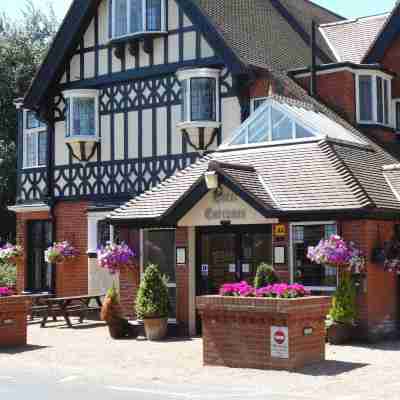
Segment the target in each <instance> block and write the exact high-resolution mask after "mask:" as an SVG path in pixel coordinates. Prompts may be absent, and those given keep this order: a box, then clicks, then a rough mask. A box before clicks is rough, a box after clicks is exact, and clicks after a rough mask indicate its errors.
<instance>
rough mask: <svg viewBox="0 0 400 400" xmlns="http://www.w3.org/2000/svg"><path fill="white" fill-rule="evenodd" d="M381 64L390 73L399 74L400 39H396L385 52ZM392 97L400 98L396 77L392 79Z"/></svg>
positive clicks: (399, 83)
mask: <svg viewBox="0 0 400 400" xmlns="http://www.w3.org/2000/svg"><path fill="white" fill-rule="evenodd" d="M381 64H382V65H383V66H384V67H385V68H386V69H388V70H390V71H393V72H396V73H397V74H399V73H400V38H398V39H396V40H395V41H394V42H393V43H392V45H391V46H390V47H389V48H388V49H387V50H386V53H385V55H384V56H383V60H382V63H381ZM392 96H393V97H400V78H399V77H398V76H397V77H394V78H393V84H392Z"/></svg>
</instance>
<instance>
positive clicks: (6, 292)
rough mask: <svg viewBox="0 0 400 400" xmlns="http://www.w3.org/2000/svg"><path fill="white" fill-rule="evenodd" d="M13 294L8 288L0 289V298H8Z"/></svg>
mask: <svg viewBox="0 0 400 400" xmlns="http://www.w3.org/2000/svg"><path fill="white" fill-rule="evenodd" d="M12 295H13V292H12V290H11V289H10V288H8V287H0V297H8V296H12Z"/></svg>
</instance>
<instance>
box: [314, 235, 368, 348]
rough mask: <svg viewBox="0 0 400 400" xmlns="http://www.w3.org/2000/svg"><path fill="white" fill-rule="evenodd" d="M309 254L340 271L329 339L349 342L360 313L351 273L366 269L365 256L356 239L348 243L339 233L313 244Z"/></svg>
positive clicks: (336, 342)
mask: <svg viewBox="0 0 400 400" xmlns="http://www.w3.org/2000/svg"><path fill="white" fill-rule="evenodd" d="M307 257H308V258H309V259H310V260H311V261H313V262H315V263H317V264H322V265H327V266H330V267H335V268H337V270H338V273H337V277H338V281H339V284H338V288H337V290H336V292H335V295H334V297H333V302H332V308H331V310H330V312H329V316H328V319H327V339H328V341H329V343H331V344H342V343H345V342H347V341H349V340H350V339H351V336H352V332H353V328H354V324H355V319H356V315H357V311H356V297H357V288H356V285H355V284H354V282H353V279H352V278H351V274H360V273H362V272H364V269H365V257H364V255H363V254H362V252H361V250H359V249H358V248H357V247H356V246H355V244H354V243H353V242H345V241H344V240H343V239H342V238H341V237H340V236H338V235H332V236H331V237H330V238H329V239H326V240H321V241H320V242H319V244H318V245H317V246H316V247H309V248H308V253H307Z"/></svg>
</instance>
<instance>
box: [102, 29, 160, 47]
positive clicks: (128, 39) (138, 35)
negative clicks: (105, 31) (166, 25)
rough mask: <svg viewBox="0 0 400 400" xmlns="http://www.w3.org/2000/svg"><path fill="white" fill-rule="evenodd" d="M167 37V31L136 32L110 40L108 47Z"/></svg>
mask: <svg viewBox="0 0 400 400" xmlns="http://www.w3.org/2000/svg"><path fill="white" fill-rule="evenodd" d="M165 35H168V32H167V31H147V32H137V33H132V34H130V35H126V36H121V37H117V38H112V39H110V40H109V42H108V44H109V45H116V44H124V43H129V42H131V41H134V40H141V39H145V38H156V37H160V36H165Z"/></svg>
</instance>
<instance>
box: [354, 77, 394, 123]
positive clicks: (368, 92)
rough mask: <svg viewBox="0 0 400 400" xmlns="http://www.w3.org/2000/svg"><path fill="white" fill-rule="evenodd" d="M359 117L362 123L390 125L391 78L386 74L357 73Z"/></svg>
mask: <svg viewBox="0 0 400 400" xmlns="http://www.w3.org/2000/svg"><path fill="white" fill-rule="evenodd" d="M356 86H357V119H358V122H359V123H360V124H363V123H365V124H380V125H386V126H389V125H390V107H389V104H390V99H391V79H390V77H389V76H388V75H386V74H383V73H382V74H377V73H364V72H362V73H360V74H359V75H357V83H356Z"/></svg>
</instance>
